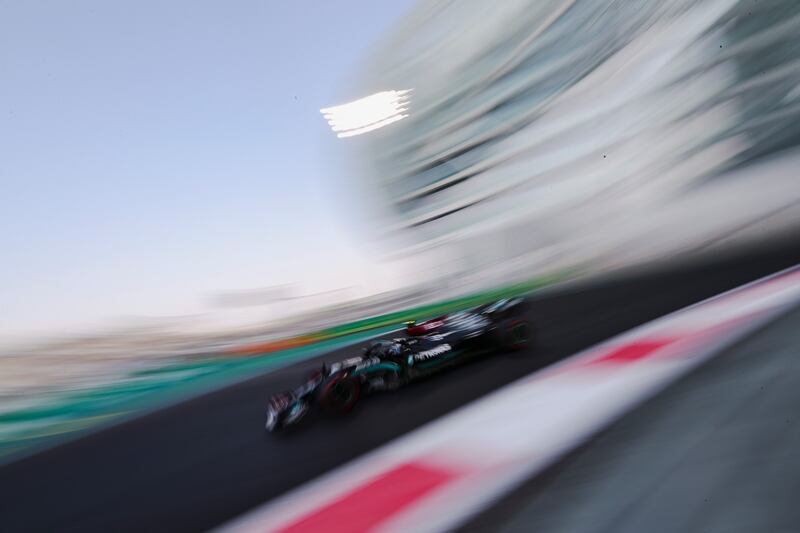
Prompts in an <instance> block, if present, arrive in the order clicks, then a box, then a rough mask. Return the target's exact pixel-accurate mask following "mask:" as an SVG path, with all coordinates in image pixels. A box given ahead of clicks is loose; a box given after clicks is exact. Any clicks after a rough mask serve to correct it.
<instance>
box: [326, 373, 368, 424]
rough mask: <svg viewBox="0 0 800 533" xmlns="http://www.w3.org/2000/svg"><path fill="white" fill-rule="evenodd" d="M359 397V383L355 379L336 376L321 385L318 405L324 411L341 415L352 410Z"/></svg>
mask: <svg viewBox="0 0 800 533" xmlns="http://www.w3.org/2000/svg"><path fill="white" fill-rule="evenodd" d="M360 397H361V382H360V381H359V380H357V379H355V378H352V377H348V376H343V375H342V374H337V375H334V376H331V377H330V378H328V380H327V381H326V382H325V383H323V384H322V389H321V390H320V392H319V404H320V406H322V408H323V409H325V411H327V412H329V413H332V414H337V415H343V414H345V413H348V412H350V410H352V409H353V407H354V406H355V404H356V402H358V399H359V398H360Z"/></svg>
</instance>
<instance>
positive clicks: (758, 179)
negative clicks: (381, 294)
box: [359, 0, 800, 286]
mask: <svg viewBox="0 0 800 533" xmlns="http://www.w3.org/2000/svg"><path fill="white" fill-rule="evenodd" d="M798 35H800V3H798V2H796V1H795V0H768V1H764V2H752V1H744V0H702V1H697V0H670V1H648V0H633V1H632V0H612V1H609V0H570V1H565V0H535V1H534V0H508V1H505V2H502V3H501V4H498V3H492V2H485V1H483V0H463V1H460V2H449V1H442V0H428V1H425V2H422V3H421V4H420V5H419V6H418V8H417V10H416V11H415V12H414V13H412V14H411V15H410V16H409V18H408V19H407V21H406V23H405V24H404V25H401V26H400V27H399V28H398V30H397V31H396V32H395V34H394V35H392V36H391V37H390V38H389V39H387V42H386V45H385V46H384V47H383V48H380V49H378V50H377V51H376V52H375V58H374V60H373V61H372V62H371V63H370V64H369V65H367V66H366V68H365V74H364V79H363V84H364V86H365V89H364V91H365V92H366V91H369V90H370V89H372V88H375V87H381V86H387V85H389V86H413V87H414V88H415V89H414V113H413V114H412V115H411V116H409V118H408V119H407V120H405V121H403V122H402V123H398V124H394V125H391V126H389V127H386V128H383V129H382V130H380V131H376V132H374V133H372V134H371V135H367V136H364V137H363V140H362V141H359V142H360V143H362V144H360V146H361V148H362V149H363V156H364V159H365V160H368V161H370V163H371V164H370V165H369V167H368V168H367V170H366V172H364V173H363V182H364V184H365V185H366V186H367V187H369V188H370V189H371V190H372V191H373V192H374V194H375V197H376V198H377V199H378V200H379V203H380V204H381V205H382V206H384V209H382V210H381V211H380V213H381V216H380V222H381V224H380V227H381V228H382V235H384V236H389V237H392V238H395V239H397V243H398V248H400V251H398V254H399V255H401V256H402V255H403V254H408V255H419V254H421V253H428V251H430V254H431V255H434V254H438V255H436V257H437V260H432V261H433V262H434V263H436V264H437V267H436V268H435V269H432V271H433V273H434V275H439V276H441V278H442V281H443V283H444V282H446V280H447V279H451V278H453V277H454V275H458V278H457V279H459V280H460V281H462V280H463V283H474V284H476V285H477V286H481V285H491V284H494V283H497V282H499V281H500V280H503V281H508V280H509V279H510V278H513V277H518V276H521V275H523V273H525V274H526V275H529V274H530V272H531V271H532V270H542V269H545V270H546V269H552V268H556V267H562V268H563V267H571V266H575V265H582V266H587V265H588V268H591V269H595V270H596V269H598V268H602V267H609V266H611V267H613V266H619V265H623V264H630V263H637V262H643V261H647V260H651V259H654V258H659V257H664V256H667V255H669V254H672V253H675V252H692V251H695V250H697V249H700V248H705V247H708V246H712V245H715V244H717V243H718V242H722V241H726V240H731V239H733V240H737V239H738V240H748V239H753V238H759V237H760V235H761V234H763V233H771V232H773V231H775V230H776V228H778V227H786V226H789V225H792V226H797V225H798V223H800V187H797V171H796V168H797V166H798V164H799V163H800V156H799V155H798V152H797V150H796V148H797V146H798V144H800V128H799V127H798V123H800V122H798V118H800V100H798V97H800V91H799V90H798V87H800V61H798V59H797V58H798V57H800V55H799V54H800V39H798V38H797V36H798ZM711 212H713V216H710V213H711ZM779 212H781V213H782V215H780V216H778V215H777V213H779ZM776 219H780V221H778V220H776ZM756 226H758V227H759V230H758V231H756V230H753V229H752V228H753V227H756ZM754 233H756V234H757V235H754ZM434 251H435V252H434ZM441 257H446V258H448V259H449V260H448V261H447V262H446V264H445V265H442V264H441V263H442V261H441Z"/></svg>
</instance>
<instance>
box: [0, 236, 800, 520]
mask: <svg viewBox="0 0 800 533" xmlns="http://www.w3.org/2000/svg"><path fill="white" fill-rule="evenodd" d="M798 262H800V246H797V245H796V244H794V243H790V244H787V243H785V242H784V243H781V244H780V245H778V246H770V247H767V248H765V249H762V250H758V251H749V252H747V253H746V254H740V255H737V256H732V257H719V258H716V259H714V260H707V261H702V262H696V263H693V264H682V265H678V264H673V265H669V266H668V267H666V268H663V269H659V270H650V271H647V272H638V273H628V274H627V275H625V276H620V277H617V278H611V279H606V280H603V281H602V282H594V283H592V284H590V285H585V286H576V287H572V288H571V289H570V290H562V291H558V292H556V291H553V292H550V293H547V294H543V295H541V296H539V297H537V298H535V299H533V301H532V306H531V312H530V319H531V320H533V321H535V322H536V323H537V325H538V328H539V330H540V339H539V346H538V348H537V349H535V350H531V351H530V352H528V353H526V354H523V355H515V356H509V355H498V356H493V357H487V358H484V359H480V360H476V361H474V362H472V363H470V364H468V365H465V366H463V367H459V368H455V369H453V370H451V371H448V372H447V373H443V374H440V375H438V376H436V377H435V378H431V379H429V380H427V381H424V382H420V383H417V384H414V385H411V386H409V387H407V388H405V389H402V390H400V391H397V392H393V393H387V394H383V395H376V396H373V397H370V398H366V399H365V400H364V401H362V402H361V403H360V405H359V406H358V407H357V408H356V409H355V410H354V412H352V413H351V414H350V415H348V416H346V417H343V418H336V419H326V418H320V419H318V420H314V421H313V423H309V424H306V426H305V427H303V428H300V429H299V430H298V431H295V432H293V433H290V434H287V435H281V436H275V435H267V434H265V433H264V430H263V423H264V406H265V402H266V400H267V398H268V396H269V395H270V394H271V393H274V392H278V391H281V390H284V389H287V388H291V387H294V386H296V385H297V384H298V382H299V381H300V380H301V379H303V378H304V377H305V376H306V375H307V373H308V372H309V370H311V369H312V368H316V367H317V366H318V365H319V364H320V361H321V360H326V361H332V360H336V359H339V358H341V357H342V356H344V355H348V354H352V353H353V352H354V351H355V352H358V351H360V350H359V347H350V348H348V349H344V350H338V351H335V352H331V353H329V354H326V355H325V356H322V357H320V358H319V359H316V360H313V361H310V362H304V363H302V364H297V365H295V366H292V367H287V368H285V369H282V370H278V371H274V372H271V373H269V374H266V375H263V376H259V377H255V378H254V379H252V380H250V381H247V382H244V383H240V384H237V385H235V386H232V387H229V388H226V389H223V390H220V391H217V392H214V393H212V394H208V395H206V396H203V397H200V398H196V399H193V400H190V401H187V402H184V403H181V404H179V405H175V406H172V407H170V408H167V409H164V410H162V411H157V412H155V413H151V414H148V415H146V416H143V417H140V418H137V419H135V420H132V421H129V422H126V423H124V424H121V425H118V426H114V427H111V428H109V429H106V430H103V431H101V432H97V433H93V434H89V435H86V436H85V437H83V438H80V439H76V440H74V441H72V442H68V443H66V444H63V445H61V446H58V447H56V448H52V449H49V450H46V451H43V452H41V453H39V454H36V455H32V456H30V457H26V458H22V459H20V460H18V461H15V462H11V463H9V464H6V465H3V466H2V467H0V520H1V521H2V522H1V523H0V528H1V529H2V530H3V531H59V532H63V531H104V532H105V531H201V530H206V529H208V528H210V527H213V526H216V525H219V524H221V523H223V522H225V521H226V520H229V519H231V518H233V517H235V516H237V515H239V514H241V513H243V512H245V511H247V510H248V509H250V508H252V507H254V506H256V505H258V504H260V503H262V502H264V501H267V500H269V499H271V498H273V497H275V496H278V495H280V494H282V493H284V492H285V491H287V490H288V489H291V488H293V487H296V486H298V485H300V484H302V483H303V482H305V481H308V480H310V479H313V478H314V477H316V476H318V475H320V474H322V473H324V472H326V471H328V470H330V469H332V468H334V467H336V466H338V465H340V464H342V463H344V462H346V461H348V460H350V459H353V458H355V457H358V456H359V455H361V454H363V453H365V452H367V451H369V450H371V449H373V448H375V447H376V446H379V445H380V444H383V443H385V442H387V441H389V440H391V439H393V438H395V437H397V436H400V435H402V434H404V433H406V432H408V431H410V430H412V429H414V428H416V427H419V426H420V425H422V424H424V423H426V422H429V421H431V420H434V419H435V418H438V417H440V416H442V415H444V414H446V413H447V412H449V411H451V410H453V409H455V408H457V407H460V406H462V405H464V404H466V403H468V402H470V401H472V400H475V399H477V398H479V397H480V396H482V395H484V394H486V393H488V392H490V391H492V390H494V389H496V388H498V387H500V386H502V385H504V384H506V383H509V382H511V381H513V380H515V379H517V378H519V377H521V376H523V375H525V374H528V373H530V372H532V371H534V370H537V369H539V368H542V367H544V366H547V365H549V364H551V363H553V362H555V361H557V360H559V359H561V358H564V357H566V356H569V355H571V354H573V353H575V352H577V351H579V350H581V349H584V348H587V347H589V346H591V345H593V344H595V343H597V342H599V341H602V340H604V339H606V338H608V337H610V336H612V335H614V334H617V333H620V332H623V331H625V330H627V329H630V328H632V327H634V326H636V325H638V324H641V323H644V322H646V321H649V320H651V319H654V318H656V317H658V316H661V315H663V314H665V313H668V312H670V311H673V310H676V309H679V308H681V307H685V306H686V305H689V304H692V303H694V302H697V301H700V300H702V299H704V298H706V297H709V296H712V295H714V294H717V293H719V292H722V291H724V290H727V289H730V288H733V287H736V286H738V285H741V284H742V283H745V282H748V281H751V280H753V279H756V278H758V277H761V276H763V275H766V274H769V273H772V272H774V271H777V270H780V269H783V268H786V267H788V266H792V265H793V264H795V263H798ZM310 422H311V421H310Z"/></svg>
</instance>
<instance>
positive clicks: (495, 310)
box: [266, 298, 535, 431]
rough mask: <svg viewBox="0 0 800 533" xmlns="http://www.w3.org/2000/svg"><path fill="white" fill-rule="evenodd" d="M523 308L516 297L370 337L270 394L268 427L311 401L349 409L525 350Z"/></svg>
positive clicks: (529, 338) (527, 329)
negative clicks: (481, 359) (448, 371)
mask: <svg viewBox="0 0 800 533" xmlns="http://www.w3.org/2000/svg"><path fill="white" fill-rule="evenodd" d="M525 307H526V303H525V301H524V300H523V299H520V298H516V299H506V300H499V301H497V302H493V303H491V304H488V305H484V306H481V307H477V308H474V309H471V310H469V311H462V312H459V313H454V314H450V315H446V316H443V317H439V318H437V319H434V320H435V321H436V325H435V327H433V326H432V327H430V328H429V330H428V332H427V333H426V332H424V331H414V332H413V333H412V331H408V329H410V328H411V327H414V325H415V323H414V324H409V325H408V326H409V327H408V328H407V333H409V336H408V337H403V338H396V339H391V340H378V341H374V342H373V343H372V344H371V345H370V346H369V347H368V348H366V349H365V351H364V354H363V355H361V356H358V357H351V358H348V359H345V360H343V361H339V362H337V363H333V364H331V365H330V366H327V365H325V364H323V365H322V368H321V369H320V370H318V371H316V372H314V373H313V374H312V375H311V376H310V377H309V378H308V379H307V380H306V382H305V383H303V384H302V385H300V386H299V387H297V388H296V389H294V390H292V391H288V392H284V393H281V394H276V395H274V396H272V398H270V400H269V406H268V409H267V422H266V429H267V430H268V431H275V430H280V429H284V428H287V427H289V426H293V425H295V424H297V423H298V422H299V421H300V420H301V419H302V418H303V417H304V416H305V415H306V414H307V413H308V412H309V410H310V409H311V408H312V406H314V405H318V406H319V407H321V408H322V410H323V411H326V412H328V413H334V414H343V413H347V412H348V411H350V410H351V409H352V408H353V406H354V405H355V404H356V402H358V400H359V398H360V397H361V396H363V395H365V394H368V393H372V392H376V391H384V390H394V389H397V388H399V387H401V386H403V385H406V384H407V383H409V382H411V381H414V380H416V379H419V378H422V377H426V376H429V375H431V374H433V373H436V372H438V371H440V370H442V369H445V368H448V367H451V366H453V365H456V364H459V363H462V362H464V361H466V360H468V359H471V358H473V357H476V356H480V355H484V354H487V353H492V352H508V351H518V350H523V349H525V348H526V347H528V346H529V345H531V344H533V342H534V337H535V332H534V328H533V326H532V325H531V324H530V323H529V322H528V321H526V320H525V319H524V318H523V315H524V311H525ZM429 322H431V321H429ZM423 324H425V323H423Z"/></svg>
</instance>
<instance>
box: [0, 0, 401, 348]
mask: <svg viewBox="0 0 800 533" xmlns="http://www.w3.org/2000/svg"><path fill="white" fill-rule="evenodd" d="M413 4H414V0H398V1H395V2H376V1H374V0H337V1H336V2H320V1H319V0H295V1H291V2H278V1H268V0H260V1H255V0H240V1H237V2H219V1H214V2H210V1H205V0H202V1H197V0H192V1H188V0H172V1H170V2H160V1H154V0H136V1H132V0H120V1H116V2H107V1H105V0H72V1H70V2H53V1H39V0H26V1H24V2H20V1H13V0H0V341H2V340H3V339H12V338H13V339H17V338H22V337H25V336H35V335H40V334H45V333H53V332H56V333H61V332H67V331H73V330H79V329H81V330H85V331H89V330H91V328H92V327H96V326H99V325H101V324H109V323H113V321H114V320H118V319H120V318H124V317H131V316H133V317H136V316H171V315H182V314H191V313H197V312H203V311H204V310H205V309H206V308H207V307H208V305H209V298H210V297H212V296H213V295H216V294H219V293H220V292H226V291H239V290H247V289H252V288H259V287H266V286H272V285H281V284H285V283H295V284H298V283H299V285H298V287H300V288H299V289H298V290H301V291H311V292H313V291H322V290H327V289H332V288H337V287H342V286H348V285H350V284H353V283H358V282H363V283H366V284H367V285H370V283H372V284H373V288H374V287H375V286H376V285H375V284H376V283H377V284H378V285H380V280H379V279H370V272H371V270H370V269H369V260H368V259H367V258H368V257H371V254H370V253H369V252H368V251H365V248H364V246H363V245H362V242H363V238H364V237H365V234H364V232H362V231H359V225H360V223H363V221H362V220H361V219H360V218H359V217H358V214H357V213H358V208H357V201H356V200H355V198H356V197H357V195H354V194H353V191H352V189H350V188H349V187H352V182H351V181H349V180H348V178H349V176H347V175H346V173H347V172H348V168H347V165H346V164H343V155H342V154H343V153H344V150H343V147H342V143H343V142H344V141H342V140H337V139H336V138H335V136H334V135H333V134H332V133H331V132H330V131H329V130H328V127H327V124H326V123H325V121H324V120H323V119H322V117H321V116H320V114H319V109H320V108H322V107H326V106H330V105H335V104H338V103H341V102H343V101H347V100H348V99H351V98H353V97H358V96H362V95H358V94H354V92H353V91H354V87H355V88H357V87H358V84H357V80H354V76H355V75H356V74H357V73H358V69H359V66H360V65H362V64H363V61H364V59H365V58H366V56H367V54H368V52H369V50H370V47H371V46H374V45H375V44H376V42H378V40H379V38H380V36H381V35H382V34H383V33H384V32H385V31H387V29H389V28H391V27H392V25H393V24H395V23H396V22H397V21H398V19H399V18H400V17H401V16H402V15H403V14H404V13H406V12H407V11H408V10H409V9H410V8H411V6H412V5H413Z"/></svg>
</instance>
